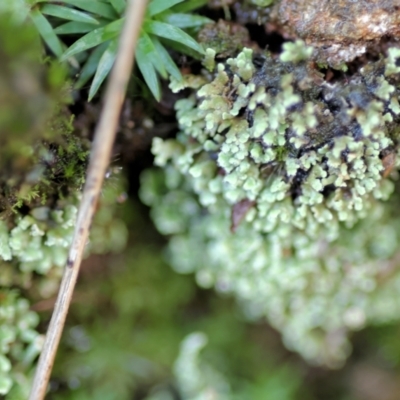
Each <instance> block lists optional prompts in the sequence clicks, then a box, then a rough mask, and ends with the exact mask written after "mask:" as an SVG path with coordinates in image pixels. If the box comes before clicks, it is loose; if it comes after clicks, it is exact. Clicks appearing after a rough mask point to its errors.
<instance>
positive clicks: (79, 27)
mask: <svg viewBox="0 0 400 400" xmlns="http://www.w3.org/2000/svg"><path fill="white" fill-rule="evenodd" d="M99 24H100V26H104V23H102V22H99ZM92 30H93V24H87V23H86V22H76V21H71V22H66V23H65V24H62V25H59V26H57V28H56V29H54V32H55V33H56V34H57V35H71V34H75V33H87V32H91V31H92Z"/></svg>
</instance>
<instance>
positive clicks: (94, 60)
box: [75, 42, 109, 89]
mask: <svg viewBox="0 0 400 400" xmlns="http://www.w3.org/2000/svg"><path fill="white" fill-rule="evenodd" d="M108 45H109V42H105V43H102V44H101V45H99V46H98V47H96V48H95V49H94V50H93V52H92V53H91V54H90V56H89V57H88V59H87V60H86V63H85V65H84V66H83V67H82V69H81V72H80V74H79V78H78V80H77V81H76V82H75V87H76V88H78V89H79V88H81V87H83V85H84V84H85V83H86V82H87V81H88V80H89V79H90V78H91V77H92V76H93V75H94V74H95V72H96V69H97V66H98V65H99V62H100V58H101V56H102V55H103V53H104V52H105V50H106V49H107V47H108Z"/></svg>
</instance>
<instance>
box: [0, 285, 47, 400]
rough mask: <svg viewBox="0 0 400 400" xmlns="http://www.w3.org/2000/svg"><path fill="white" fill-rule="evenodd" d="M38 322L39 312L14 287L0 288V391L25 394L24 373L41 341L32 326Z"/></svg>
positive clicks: (23, 396)
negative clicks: (30, 306)
mask: <svg viewBox="0 0 400 400" xmlns="http://www.w3.org/2000/svg"><path fill="white" fill-rule="evenodd" d="M38 323H39V317H38V315H37V314H36V313H34V312H32V311H30V310H29V303H28V301H27V300H26V299H23V298H21V297H20V296H19V294H18V293H17V291H15V290H8V291H5V290H1V291H0V395H6V394H7V393H8V394H9V396H10V397H9V398H18V399H19V398H20V399H22V398H27V397H28V390H29V386H28V382H27V381H26V376H25V375H27V376H29V375H30V372H31V365H32V362H33V361H34V359H35V358H36V356H37V355H38V354H39V352H40V349H41V347H42V342H43V337H42V335H39V333H37V332H36V330H35V328H36V326H37V324H38ZM10 391H11V392H10Z"/></svg>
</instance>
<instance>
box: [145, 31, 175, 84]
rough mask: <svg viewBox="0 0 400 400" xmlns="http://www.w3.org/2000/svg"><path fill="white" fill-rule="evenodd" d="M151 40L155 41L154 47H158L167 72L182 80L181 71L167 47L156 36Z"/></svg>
mask: <svg viewBox="0 0 400 400" xmlns="http://www.w3.org/2000/svg"><path fill="white" fill-rule="evenodd" d="M151 41H152V42H153V44H154V47H155V48H156V50H157V52H158V55H159V56H160V58H161V60H162V63H163V65H164V67H165V69H166V70H167V72H168V73H169V74H170V75H172V76H173V77H174V78H175V79H177V80H181V79H182V75H181V71H179V68H178V67H177V66H176V64H175V63H174V60H173V59H172V58H171V56H170V55H169V53H168V51H167V50H166V49H165V47H164V46H163V45H162V44H161V43H160V42H159V40H158V39H157V38H156V37H154V36H151Z"/></svg>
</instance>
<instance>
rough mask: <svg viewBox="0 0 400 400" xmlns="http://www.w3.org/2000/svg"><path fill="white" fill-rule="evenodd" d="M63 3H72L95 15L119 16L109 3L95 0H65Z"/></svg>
mask: <svg viewBox="0 0 400 400" xmlns="http://www.w3.org/2000/svg"><path fill="white" fill-rule="evenodd" d="M63 3H67V4H71V5H72V6H75V7H78V8H80V9H82V10H85V11H89V12H91V13H93V14H95V15H100V16H102V17H104V18H107V19H110V20H114V19H116V18H118V15H117V14H116V12H115V10H114V8H113V7H111V6H110V5H109V4H107V3H101V2H100V1H95V0H63Z"/></svg>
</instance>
